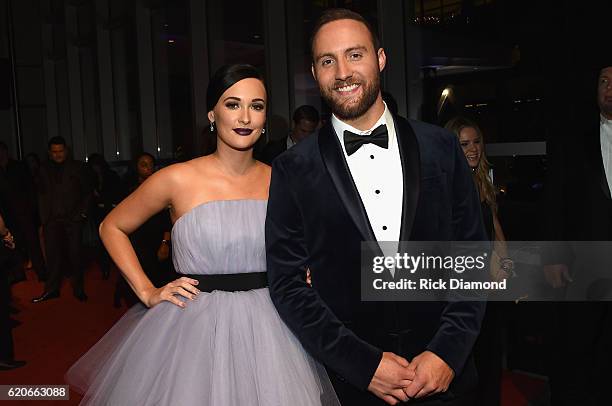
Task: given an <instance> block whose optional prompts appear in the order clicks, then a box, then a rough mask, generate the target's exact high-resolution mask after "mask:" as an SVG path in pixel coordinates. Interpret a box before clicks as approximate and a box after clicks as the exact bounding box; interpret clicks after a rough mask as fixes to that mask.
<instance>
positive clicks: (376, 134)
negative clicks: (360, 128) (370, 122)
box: [344, 124, 389, 156]
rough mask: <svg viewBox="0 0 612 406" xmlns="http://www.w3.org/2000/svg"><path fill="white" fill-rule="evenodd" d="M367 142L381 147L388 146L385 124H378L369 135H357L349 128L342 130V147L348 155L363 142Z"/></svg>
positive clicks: (355, 150)
mask: <svg viewBox="0 0 612 406" xmlns="http://www.w3.org/2000/svg"><path fill="white" fill-rule="evenodd" d="M369 143H372V144H374V145H378V146H379V147H381V148H385V149H386V148H389V133H388V132H387V126H386V125H384V124H381V125H379V126H378V127H376V128H375V129H374V131H372V133H371V134H370V135H358V134H355V133H352V132H350V131H349V130H345V131H344V148H346V153H347V155H349V156H351V155H353V154H354V153H355V152H357V150H358V149H359V148H361V146H362V145H363V144H369Z"/></svg>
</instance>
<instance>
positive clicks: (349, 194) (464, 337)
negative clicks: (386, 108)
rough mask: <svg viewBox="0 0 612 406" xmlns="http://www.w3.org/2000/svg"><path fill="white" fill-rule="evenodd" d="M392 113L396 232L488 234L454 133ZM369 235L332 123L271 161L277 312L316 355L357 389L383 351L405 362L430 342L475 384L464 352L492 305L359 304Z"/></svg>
mask: <svg viewBox="0 0 612 406" xmlns="http://www.w3.org/2000/svg"><path fill="white" fill-rule="evenodd" d="M394 122H395V129H396V134H397V137H398V138H397V139H398V143H399V149H400V157H401V160H402V172H403V184H404V193H403V209H402V219H401V222H402V224H401V236H400V239H401V240H403V241H406V240H415V241H447V240H448V241H463V240H475V241H485V240H487V237H486V233H485V231H484V227H483V224H482V216H481V212H480V203H479V198H478V195H477V192H476V190H475V186H474V182H473V180H472V175H471V172H470V169H469V168H468V166H467V162H466V159H465V157H464V155H463V153H462V151H461V149H460V147H459V143H458V140H457V137H456V136H454V135H453V134H451V133H450V132H448V131H446V130H443V129H442V128H439V127H435V126H432V125H429V124H425V123H422V122H418V121H408V120H406V119H404V118H401V117H398V116H394ZM362 241H376V238H375V236H374V232H373V231H372V228H371V226H370V223H369V220H368V217H367V214H366V211H365V209H364V206H363V203H362V202H361V199H360V197H359V194H358V192H357V189H356V187H355V184H354V182H353V180H352V178H351V175H350V172H349V169H348V166H347V163H346V160H345V158H344V155H343V152H342V148H341V146H340V143H339V141H338V138H337V137H336V135H335V133H334V129H333V127H332V126H331V124H328V125H326V126H324V127H323V128H321V130H320V131H319V132H318V134H314V135H312V136H310V137H308V138H307V139H305V140H304V141H302V142H301V143H299V144H298V145H296V146H294V147H293V148H291V149H289V150H288V151H287V152H285V153H283V154H282V155H280V156H279V157H278V158H277V159H276V160H275V161H274V163H273V168H272V181H271V186H270V196H269V201H268V213H267V220H266V248H267V263H268V279H269V284H270V294H271V296H272V300H273V302H274V304H275V305H276V308H277V309H278V312H279V314H280V315H281V317H282V319H283V320H284V321H285V323H286V324H287V325H288V326H289V328H290V329H291V330H292V331H293V332H294V334H295V335H296V336H297V337H298V339H299V340H300V341H301V343H302V345H303V346H304V348H305V349H306V350H307V351H308V352H309V353H310V354H311V355H312V356H314V357H315V358H316V359H318V360H319V361H321V362H322V363H324V364H325V365H326V366H327V367H328V368H330V369H331V370H332V371H334V372H335V373H336V374H337V376H338V377H339V378H340V379H341V380H346V381H348V382H349V383H351V384H353V385H355V386H356V387H358V388H361V389H366V388H367V387H368V385H369V383H370V381H371V379H372V377H373V375H374V373H375V371H376V368H377V367H378V364H379V363H380V360H381V358H382V352H383V351H393V352H395V353H397V354H399V355H402V356H404V357H406V358H407V359H408V360H409V361H410V360H411V359H412V358H413V357H414V356H416V355H418V354H419V353H421V352H422V351H424V350H426V349H428V350H430V351H432V352H434V353H436V354H437V355H438V356H440V357H441V358H442V359H443V360H444V361H446V362H447V363H448V365H450V367H451V368H452V369H453V370H454V371H455V373H456V378H455V380H454V384H455V386H457V385H459V386H461V387H467V386H472V385H474V384H475V383H476V374H475V370H474V368H473V363H471V362H469V363H468V360H469V359H471V357H470V354H471V349H472V346H473V344H474V341H475V340H476V337H477V335H478V332H479V329H480V323H481V320H482V316H483V313H484V308H485V304H484V303H482V302H457V303H446V302H444V303H438V302H429V303H416V302H384V303H383V302H362V301H361V299H360V296H361V290H360V286H361V285H360V260H361V254H360V250H361V242H362ZM307 268H308V269H310V270H311V274H312V288H311V287H309V286H308V285H307V284H306V282H305V278H304V277H305V273H306V269H307ZM468 364H469V365H470V366H469V368H468V367H467V365H468ZM451 390H453V386H451Z"/></svg>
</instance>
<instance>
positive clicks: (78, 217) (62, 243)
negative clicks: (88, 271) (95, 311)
mask: <svg viewBox="0 0 612 406" xmlns="http://www.w3.org/2000/svg"><path fill="white" fill-rule="evenodd" d="M48 145H49V162H47V163H46V165H44V166H42V167H41V171H40V184H39V196H38V203H39V211H40V220H41V223H42V227H43V235H44V240H45V252H46V254H47V266H48V272H49V275H48V278H47V282H46V284H45V291H44V293H43V294H42V295H41V296H39V297H36V298H34V299H33V300H32V302H34V303H38V302H42V301H45V300H48V299H53V298H56V297H59V294H60V287H61V282H62V257H63V253H64V252H67V254H68V259H69V262H70V266H71V275H72V291H73V294H74V296H75V297H76V298H77V299H78V300H80V301H85V300H87V295H85V291H84V289H83V268H82V263H81V234H82V229H83V223H84V222H85V220H86V218H87V215H86V213H87V208H88V207H89V202H90V200H91V182H89V181H88V176H87V173H86V172H85V170H84V168H83V166H82V164H81V163H80V162H76V161H74V160H72V159H69V158H68V147H67V146H66V141H65V140H64V138H62V137H53V138H51V139H50V140H49V143H48Z"/></svg>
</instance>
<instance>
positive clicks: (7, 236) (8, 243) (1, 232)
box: [0, 215, 15, 249]
mask: <svg viewBox="0 0 612 406" xmlns="http://www.w3.org/2000/svg"><path fill="white" fill-rule="evenodd" d="M0 238H2V242H3V243H4V246H5V247H7V248H9V249H13V248H15V240H14V239H13V235H12V234H11V232H10V230H9V229H8V228H6V224H5V223H4V219H3V218H2V215H0Z"/></svg>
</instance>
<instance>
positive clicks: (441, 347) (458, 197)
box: [427, 136, 487, 375]
mask: <svg viewBox="0 0 612 406" xmlns="http://www.w3.org/2000/svg"><path fill="white" fill-rule="evenodd" d="M452 137H453V145H452V148H453V151H452V156H453V161H454V173H453V176H452V184H451V193H452V202H453V207H452V221H453V224H452V226H453V239H454V241H486V240H487V235H486V232H485V229H484V226H483V222H482V214H481V211H480V199H479V197H478V193H477V191H476V188H475V185H474V181H473V179H472V175H471V173H470V169H469V167H468V165H467V162H466V160H465V157H464V156H463V153H462V152H461V148H460V147H459V142H458V140H457V137H455V136H452ZM485 307H486V303H485V301H484V300H483V301H474V300H472V301H451V302H449V303H448V304H447V305H446V307H445V308H444V311H443V312H442V316H441V319H440V325H439V328H438V330H437V332H436V334H435V335H434V337H433V339H432V340H431V341H430V342H429V344H428V345H427V349H428V350H429V351H431V352H433V353H435V354H436V355H438V356H439V357H440V358H442V359H443V360H444V361H445V362H446V363H447V364H448V365H449V366H450V367H451V368H452V369H453V371H455V375H458V374H460V373H461V371H462V370H463V367H464V365H465V363H466V361H467V359H468V357H469V355H470V354H471V352H472V347H473V346H474V343H475V341H476V338H477V337H478V334H479V332H480V325H481V322H482V318H483V316H484V311H485Z"/></svg>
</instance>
